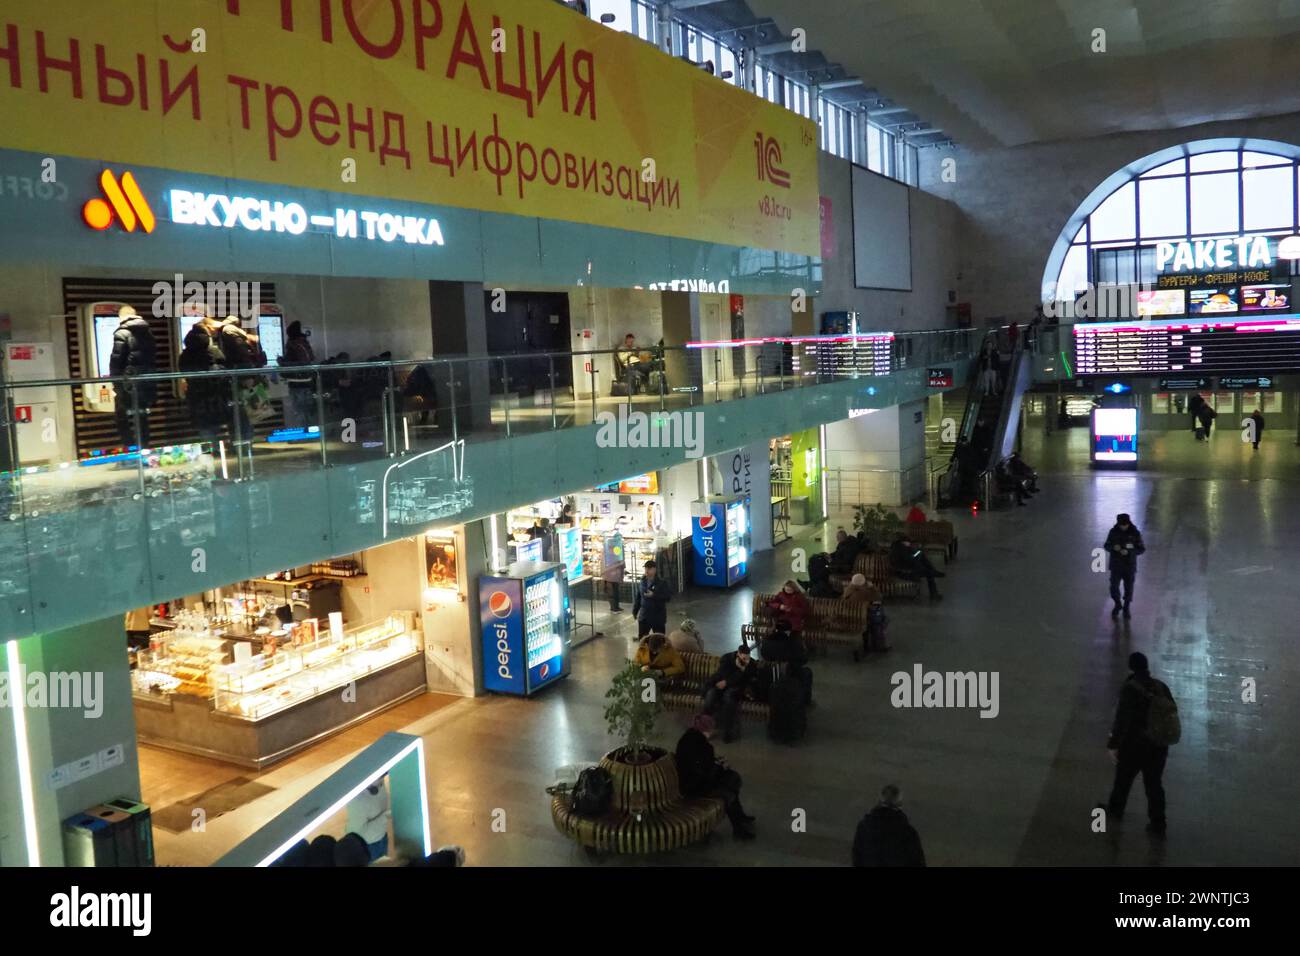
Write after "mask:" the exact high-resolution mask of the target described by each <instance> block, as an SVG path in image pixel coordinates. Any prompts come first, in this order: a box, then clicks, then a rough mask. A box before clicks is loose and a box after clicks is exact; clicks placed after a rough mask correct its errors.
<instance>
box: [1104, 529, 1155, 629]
mask: <svg viewBox="0 0 1300 956" xmlns="http://www.w3.org/2000/svg"><path fill="white" fill-rule="evenodd" d="M1105 549H1106V553H1107V554H1109V555H1110V599H1111V600H1112V601H1114V602H1115V607H1114V608H1113V609H1112V610H1111V612H1110V616H1111V617H1119V614H1120V611H1121V610H1122V611H1123V612H1124V616H1125V617H1126V618H1127V617H1132V613H1131V612H1130V610H1129V608H1130V607H1131V606H1132V604H1133V580H1134V578H1135V577H1136V576H1137V559H1138V555H1139V554H1142V553H1143V552H1145V551H1146V545H1145V544H1143V543H1142V532H1140V531H1138V529H1137V527H1136V526H1135V525H1134V524H1133V522H1132V521H1131V520H1130V519H1129V516H1128V515H1126V514H1119V515H1116V516H1115V527H1113V528H1111V529H1110V534H1108V535H1106V544H1105ZM1121 583H1122V584H1123V585H1124V600H1123V602H1121V601H1120V593H1119V586H1120V584H1121Z"/></svg>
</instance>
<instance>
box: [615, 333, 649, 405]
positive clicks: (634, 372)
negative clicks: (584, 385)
mask: <svg viewBox="0 0 1300 956" xmlns="http://www.w3.org/2000/svg"><path fill="white" fill-rule="evenodd" d="M614 358H615V359H617V360H618V363H619V365H621V366H622V368H623V377H624V380H625V381H626V382H627V393H628V394H629V395H635V394H636V393H637V392H638V391H645V387H646V382H647V380H648V379H649V378H650V366H649V365H648V364H646V363H644V362H642V361H641V353H640V352H639V351H637V347H636V336H635V335H633V334H632V333H631V332H629V333H628V334H627V335H625V336H623V347H622V348H621V349H619V350H618V351H617V352H615V353H614Z"/></svg>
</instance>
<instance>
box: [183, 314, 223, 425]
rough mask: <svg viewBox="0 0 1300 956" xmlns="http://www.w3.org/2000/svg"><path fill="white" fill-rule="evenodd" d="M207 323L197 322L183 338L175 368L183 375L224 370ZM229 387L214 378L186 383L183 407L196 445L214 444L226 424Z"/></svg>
mask: <svg viewBox="0 0 1300 956" xmlns="http://www.w3.org/2000/svg"><path fill="white" fill-rule="evenodd" d="M208 328H209V327H208V325H207V323H206V322H198V323H196V324H195V326H194V327H193V328H192V329H190V330H189V332H187V333H186V334H185V347H184V348H183V349H182V350H181V355H180V358H179V359H178V360H177V363H176V367H177V368H178V369H179V370H180V371H182V372H211V371H216V370H217V369H221V368H224V367H225V356H224V355H223V354H222V352H221V349H220V348H219V347H218V346H217V343H216V342H214V341H212V336H211V335H210V334H209V331H208ZM229 393H230V386H229V383H228V382H227V381H226V379H224V378H219V377H217V376H204V377H202V378H187V379H185V405H186V407H187V408H188V409H189V412H190V423H191V424H192V425H193V426H194V430H195V431H197V432H198V433H199V441H203V442H215V441H216V440H217V439H218V437H219V436H220V434H221V426H222V424H223V423H224V421H225V416H226V406H227V401H226V399H227V396H228V395H229Z"/></svg>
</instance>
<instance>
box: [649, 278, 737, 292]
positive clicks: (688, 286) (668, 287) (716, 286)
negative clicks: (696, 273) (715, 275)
mask: <svg viewBox="0 0 1300 956" xmlns="http://www.w3.org/2000/svg"><path fill="white" fill-rule="evenodd" d="M646 289H648V290H649V291H651V292H722V293H726V294H730V292H731V282H730V281H729V280H727V279H723V280H722V281H721V282H709V281H706V280H704V279H673V280H672V281H671V282H651V283H650V284H649V285H648V286H646Z"/></svg>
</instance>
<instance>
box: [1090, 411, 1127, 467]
mask: <svg viewBox="0 0 1300 956" xmlns="http://www.w3.org/2000/svg"><path fill="white" fill-rule="evenodd" d="M1137 416H1138V413H1137V409H1136V408H1098V409H1094V410H1093V413H1092V457H1093V460H1094V461H1137Z"/></svg>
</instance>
